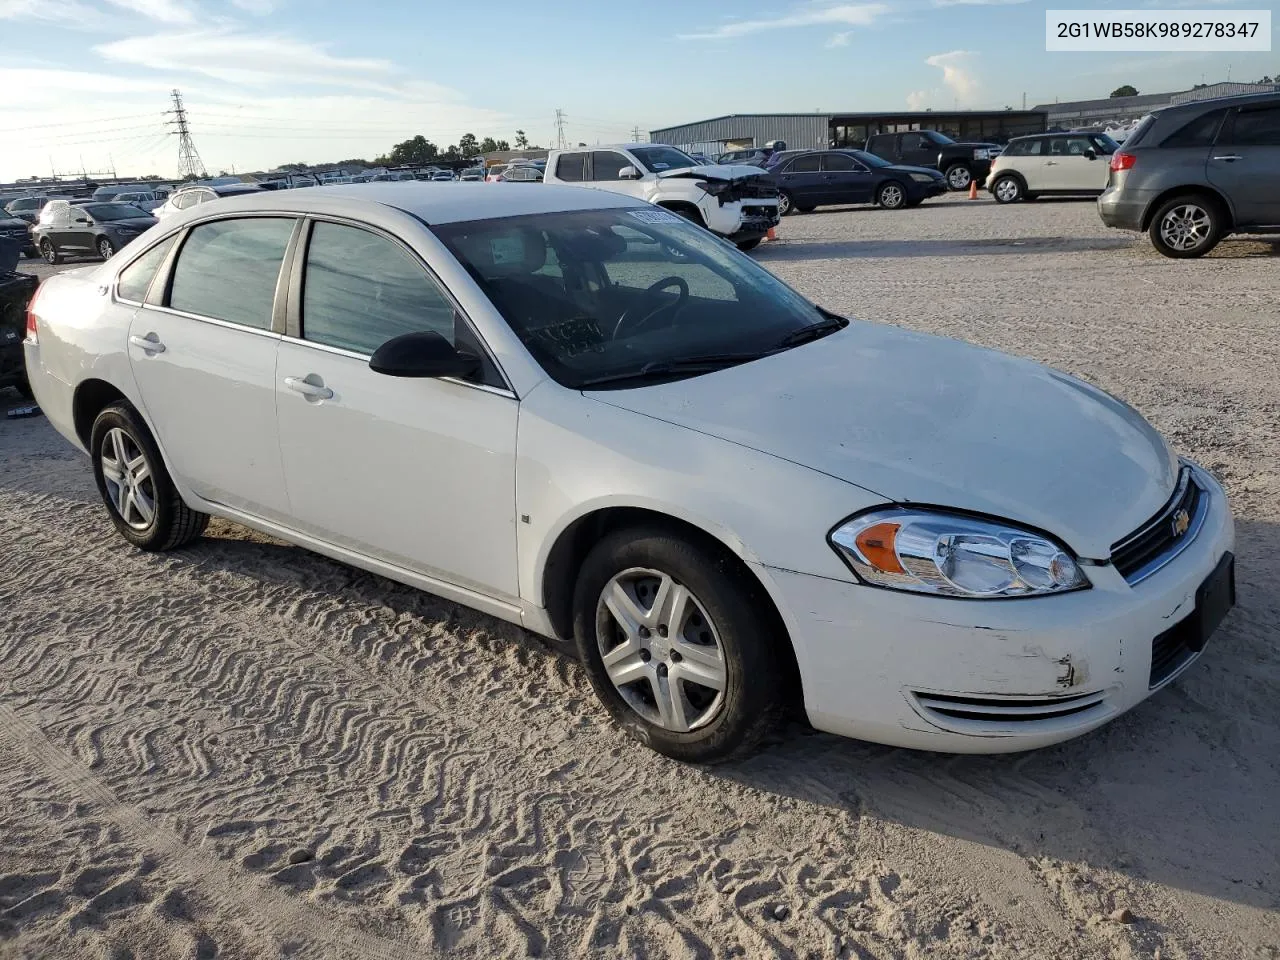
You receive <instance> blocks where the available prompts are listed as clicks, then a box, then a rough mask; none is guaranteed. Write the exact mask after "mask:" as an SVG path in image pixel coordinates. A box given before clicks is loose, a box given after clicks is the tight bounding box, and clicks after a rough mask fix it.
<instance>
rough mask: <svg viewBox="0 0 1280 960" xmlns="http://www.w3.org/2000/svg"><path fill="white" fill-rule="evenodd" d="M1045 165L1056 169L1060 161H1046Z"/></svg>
mask: <svg viewBox="0 0 1280 960" xmlns="http://www.w3.org/2000/svg"><path fill="white" fill-rule="evenodd" d="M1044 165H1045V166H1046V167H1056V166H1057V165H1058V161H1057V160H1046V161H1045V162H1044Z"/></svg>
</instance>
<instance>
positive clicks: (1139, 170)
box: [1098, 93, 1280, 258]
mask: <svg viewBox="0 0 1280 960" xmlns="http://www.w3.org/2000/svg"><path fill="white" fill-rule="evenodd" d="M1110 168H1111V169H1110V172H1109V174H1108V177H1107V186H1106V189H1105V190H1104V191H1103V193H1102V195H1101V196H1100V197H1098V214H1099V216H1101V217H1102V222H1103V223H1105V224H1106V225H1107V226H1109V227H1118V228H1120V229H1121V230H1145V231H1147V232H1148V233H1149V234H1150V236H1151V242H1152V243H1153V244H1154V245H1155V248H1156V249H1157V250H1159V251H1160V252H1161V253H1163V254H1164V255H1165V256H1166V257H1176V258H1187V257H1200V256H1204V254H1206V253H1208V252H1209V251H1210V250H1212V249H1213V248H1214V246H1216V245H1217V243H1218V241H1219V240H1221V239H1222V238H1223V237H1225V236H1227V235H1228V234H1230V233H1280V187H1278V186H1277V184H1280V93H1264V94H1253V95H1250V96H1242V97H1225V98H1219V99H1214V100H1200V101H1196V102H1193V103H1187V104H1179V105H1177V106H1174V107H1169V108H1168V109H1166V110H1159V111H1157V112H1155V113H1153V114H1151V115H1150V116H1147V117H1145V118H1144V119H1143V120H1142V122H1141V123H1140V124H1139V125H1138V128H1137V129H1136V130H1134V132H1133V133H1132V134H1130V136H1129V138H1128V139H1127V140H1126V141H1125V142H1124V144H1123V145H1122V147H1121V149H1120V150H1118V151H1116V152H1115V153H1113V154H1112V155H1111V163H1110Z"/></svg>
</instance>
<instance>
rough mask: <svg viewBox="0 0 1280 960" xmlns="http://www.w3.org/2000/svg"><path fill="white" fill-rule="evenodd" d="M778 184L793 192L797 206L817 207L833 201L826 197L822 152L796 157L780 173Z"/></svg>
mask: <svg viewBox="0 0 1280 960" xmlns="http://www.w3.org/2000/svg"><path fill="white" fill-rule="evenodd" d="M778 185H779V186H780V187H781V188H782V189H783V190H786V191H787V193H789V194H791V198H792V200H793V201H794V203H795V205H796V206H797V207H801V208H804V207H816V206H818V204H820V203H832V202H834V201H830V200H827V199H825V198H826V191H825V190H824V185H823V182H822V154H820V153H806V154H802V155H801V156H798V157H796V158H795V159H794V160H792V161H791V162H790V163H788V164H787V165H786V166H785V167H783V168H782V172H781V173H779V174H778Z"/></svg>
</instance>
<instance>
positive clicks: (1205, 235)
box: [1147, 193, 1226, 260]
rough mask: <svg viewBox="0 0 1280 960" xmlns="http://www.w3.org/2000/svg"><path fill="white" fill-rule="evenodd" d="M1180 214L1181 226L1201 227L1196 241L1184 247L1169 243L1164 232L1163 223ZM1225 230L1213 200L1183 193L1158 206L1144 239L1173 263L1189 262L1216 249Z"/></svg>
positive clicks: (1220, 213) (1216, 203)
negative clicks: (1201, 224)
mask: <svg viewBox="0 0 1280 960" xmlns="http://www.w3.org/2000/svg"><path fill="white" fill-rule="evenodd" d="M1192 211H1194V213H1192ZM1180 212H1181V213H1184V214H1185V215H1184V216H1182V217H1181V218H1180V219H1182V220H1183V221H1184V222H1189V221H1194V222H1196V223H1201V222H1202V223H1204V225H1205V226H1204V227H1203V230H1202V232H1199V236H1198V238H1193V242H1192V245H1191V246H1186V247H1184V246H1181V245H1177V244H1175V243H1173V242H1171V239H1170V237H1169V231H1168V230H1166V224H1165V219H1166V218H1167V217H1171V216H1174V217H1177V216H1178V214H1179V213H1180ZM1225 226H1226V217H1225V216H1224V215H1223V212H1222V208H1221V207H1220V206H1219V205H1218V202H1217V201H1216V200H1213V199H1211V198H1209V197H1206V196H1204V195H1203V194H1198V193H1184V194H1179V195H1178V196H1176V197H1171V198H1170V199H1168V200H1166V201H1165V202H1164V203H1162V204H1161V205H1160V207H1159V208H1158V209H1157V210H1156V212H1155V216H1153V217H1152V218H1151V224H1150V226H1149V227H1148V228H1147V235H1148V236H1149V237H1150V238H1151V245H1152V246H1154V247H1155V248H1156V250H1157V251H1159V252H1160V253H1162V254H1164V255H1165V256H1166V257H1169V258H1171V259H1174V260H1191V259H1194V258H1195V257H1203V256H1204V255H1205V254H1206V253H1208V252H1209V251H1210V250H1212V249H1213V248H1214V247H1216V246H1217V245H1218V241H1219V240H1221V239H1222V236H1223V231H1224V228H1225ZM1170 229H1175V228H1172V227H1171V228H1170Z"/></svg>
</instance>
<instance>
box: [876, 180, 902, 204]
mask: <svg viewBox="0 0 1280 960" xmlns="http://www.w3.org/2000/svg"><path fill="white" fill-rule="evenodd" d="M876 203H878V204H880V206H882V207H884V208H885V209H886V210H897V209H899V208H901V207H904V206H906V203H907V191H906V190H904V189H903V188H902V184H900V183H898V182H897V181H895V180H890V181H889V182H888V183H885V184H883V185H882V186H881V187H880V189H879V191H878V192H877V193H876Z"/></svg>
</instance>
